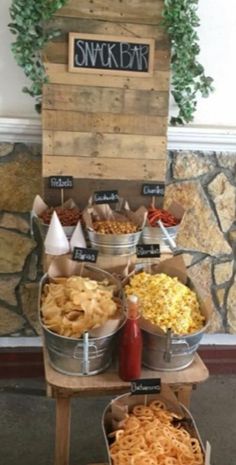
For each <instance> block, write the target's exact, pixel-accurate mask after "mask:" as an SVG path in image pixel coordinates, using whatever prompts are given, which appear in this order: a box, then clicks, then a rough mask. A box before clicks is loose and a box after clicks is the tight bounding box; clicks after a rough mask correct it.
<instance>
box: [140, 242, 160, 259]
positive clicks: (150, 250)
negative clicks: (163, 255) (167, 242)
mask: <svg viewBox="0 0 236 465" xmlns="http://www.w3.org/2000/svg"><path fill="white" fill-rule="evenodd" d="M136 255H137V258H158V257H160V245H159V244H139V245H137V246H136Z"/></svg>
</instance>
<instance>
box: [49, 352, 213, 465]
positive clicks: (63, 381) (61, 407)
mask: <svg viewBox="0 0 236 465" xmlns="http://www.w3.org/2000/svg"><path fill="white" fill-rule="evenodd" d="M44 367H45V379H46V384H47V395H48V396H50V397H52V398H54V399H55V401H56V437H55V465H69V453H70V425H71V416H70V413H71V412H70V410H71V409H70V401H71V398H72V397H76V396H79V397H82V396H101V395H115V396H116V395H120V394H122V393H125V392H128V391H129V387H130V384H129V383H127V382H125V381H122V380H121V379H120V378H119V377H118V374H117V369H116V368H115V367H114V366H113V367H111V368H110V369H108V370H107V371H105V372H104V373H101V374H98V375H95V376H68V375H64V374H61V373H59V372H57V371H55V370H54V369H53V368H52V366H51V365H50V363H49V358H48V354H47V351H46V350H45V351H44ZM208 376H209V372H208V369H207V367H206V366H205V364H204V363H203V361H202V360H201V358H200V357H199V355H198V354H196V355H195V357H194V361H193V363H192V364H191V365H190V366H189V367H187V368H185V369H183V370H179V371H169V372H167V371H162V372H160V371H153V370H149V369H146V368H143V370H142V374H141V377H142V378H161V380H162V382H163V383H165V384H169V385H170V386H171V388H172V389H173V391H174V392H175V394H176V395H177V398H178V399H179V401H180V402H182V403H183V404H184V405H185V406H186V407H189V404H190V397H191V392H192V389H193V388H195V387H196V385H197V384H198V383H201V382H203V381H205V380H206V379H207V378H208Z"/></svg>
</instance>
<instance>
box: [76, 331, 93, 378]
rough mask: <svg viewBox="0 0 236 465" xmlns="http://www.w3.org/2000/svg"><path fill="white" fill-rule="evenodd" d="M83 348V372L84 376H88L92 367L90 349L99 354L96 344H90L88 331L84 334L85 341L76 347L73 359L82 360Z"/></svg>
mask: <svg viewBox="0 0 236 465" xmlns="http://www.w3.org/2000/svg"><path fill="white" fill-rule="evenodd" d="M81 348H82V349H83V360H82V372H83V374H84V375H88V374H89V365H90V361H89V352H90V349H92V350H94V352H95V353H96V354H97V352H98V349H97V346H96V344H95V343H94V342H89V334H88V332H87V331H86V332H85V333H84V334H83V341H82V342H78V344H77V345H76V347H75V349H74V353H73V358H79V359H80V358H81V357H80V354H81Z"/></svg>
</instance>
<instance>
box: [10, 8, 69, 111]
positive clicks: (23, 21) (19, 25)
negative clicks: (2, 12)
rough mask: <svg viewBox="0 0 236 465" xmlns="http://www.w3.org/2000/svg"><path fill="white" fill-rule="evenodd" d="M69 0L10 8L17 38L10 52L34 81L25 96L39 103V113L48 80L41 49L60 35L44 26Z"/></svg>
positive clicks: (25, 90)
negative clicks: (43, 89)
mask: <svg viewBox="0 0 236 465" xmlns="http://www.w3.org/2000/svg"><path fill="white" fill-rule="evenodd" d="M66 2H67V0H13V1H12V5H11V7H10V16H11V20H12V22H11V23H10V24H9V28H10V30H11V32H12V33H13V34H15V35H16V40H15V42H13V44H12V46H11V48H12V52H13V55H14V57H15V60H16V62H17V64H18V65H19V66H21V67H22V68H23V70H24V73H25V75H26V76H27V78H29V79H30V80H31V85H30V86H29V87H24V88H23V89H22V90H23V92H25V93H27V94H29V95H31V96H32V97H34V98H35V99H36V104H35V109H36V110H37V111H38V112H39V111H40V109H41V101H42V86H43V84H44V83H46V82H48V77H47V74H46V71H45V68H44V65H43V61H42V49H43V48H44V46H45V45H46V44H47V42H48V41H49V40H51V39H53V38H54V37H56V36H57V35H58V34H59V31H56V30H49V31H46V30H45V27H44V26H45V24H46V23H47V22H48V21H49V20H50V19H51V18H52V16H53V15H54V13H55V12H56V11H57V10H58V9H59V8H61V7H62V6H63V5H64V4H65V3H66Z"/></svg>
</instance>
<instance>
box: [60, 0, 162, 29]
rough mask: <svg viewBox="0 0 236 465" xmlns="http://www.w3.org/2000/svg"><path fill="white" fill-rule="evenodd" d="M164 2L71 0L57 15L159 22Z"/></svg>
mask: <svg viewBox="0 0 236 465" xmlns="http://www.w3.org/2000/svg"><path fill="white" fill-rule="evenodd" d="M162 10H163V2H162V1H160V0H158V1H157V0H93V1H92V2H91V1H90V2H88V1H87V0H80V1H79V2H78V1H77V0H70V2H69V4H67V5H65V6H64V7H63V8H61V9H59V10H58V11H57V13H56V16H63V17H64V16H66V17H68V16H69V17H75V18H76V17H79V18H90V19H102V20H104V19H105V20H108V21H109V20H110V21H124V18H125V20H126V21H128V22H134V23H140V19H141V22H142V23H143V24H159V23H160V22H161V20H162Z"/></svg>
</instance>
